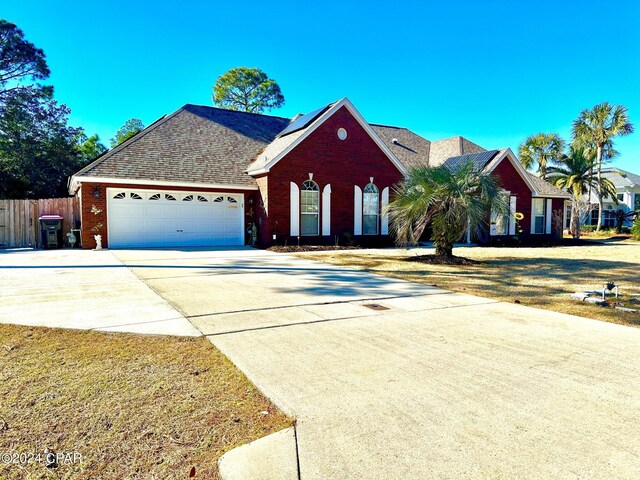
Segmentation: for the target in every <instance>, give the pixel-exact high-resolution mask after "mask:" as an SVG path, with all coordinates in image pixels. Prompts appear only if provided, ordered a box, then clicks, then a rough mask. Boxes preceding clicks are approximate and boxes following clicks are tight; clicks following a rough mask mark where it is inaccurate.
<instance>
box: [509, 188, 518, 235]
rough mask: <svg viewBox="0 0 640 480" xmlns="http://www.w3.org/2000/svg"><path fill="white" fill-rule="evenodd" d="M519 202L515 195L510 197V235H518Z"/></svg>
mask: <svg viewBox="0 0 640 480" xmlns="http://www.w3.org/2000/svg"><path fill="white" fill-rule="evenodd" d="M517 201H518V197H516V196H515V195H511V196H510V197H509V235H515V234H516V219H515V214H516V212H517V211H518V210H517V209H516V204H517Z"/></svg>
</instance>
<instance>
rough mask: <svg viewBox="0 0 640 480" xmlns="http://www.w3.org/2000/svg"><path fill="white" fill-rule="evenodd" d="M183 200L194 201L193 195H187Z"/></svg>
mask: <svg viewBox="0 0 640 480" xmlns="http://www.w3.org/2000/svg"><path fill="white" fill-rule="evenodd" d="M182 201H183V202H191V201H193V195H187V196H186V197H184V198H183V199H182Z"/></svg>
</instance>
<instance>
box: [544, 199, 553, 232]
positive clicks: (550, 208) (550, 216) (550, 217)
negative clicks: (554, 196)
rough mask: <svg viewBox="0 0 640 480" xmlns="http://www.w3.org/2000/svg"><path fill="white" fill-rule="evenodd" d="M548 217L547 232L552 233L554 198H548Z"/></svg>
mask: <svg viewBox="0 0 640 480" xmlns="http://www.w3.org/2000/svg"><path fill="white" fill-rule="evenodd" d="M546 215H547V218H546V222H545V233H546V234H547V235H549V234H550V233H551V222H552V221H553V200H551V199H550V198H547V212H546Z"/></svg>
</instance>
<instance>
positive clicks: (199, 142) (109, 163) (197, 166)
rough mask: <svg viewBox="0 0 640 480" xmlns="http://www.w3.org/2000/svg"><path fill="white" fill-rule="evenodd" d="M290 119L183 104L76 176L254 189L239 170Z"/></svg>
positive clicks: (244, 174)
mask: <svg viewBox="0 0 640 480" xmlns="http://www.w3.org/2000/svg"><path fill="white" fill-rule="evenodd" d="M289 123H290V120H289V119H287V118H281V117H272V116H267V115H258V114H252V113H245V112H237V111H231V110H224V109H220V108H215V107H205V106H198V105H190V104H187V105H185V106H184V107H182V108H180V109H179V110H177V111H176V112H174V113H172V114H171V115H168V116H166V117H163V118H161V119H160V120H158V121H157V122H155V123H153V124H152V125H150V126H149V127H147V128H145V129H144V130H143V131H142V132H140V133H138V134H137V135H135V136H134V137H132V138H130V139H128V140H127V141H125V142H123V143H122V144H121V145H118V146H117V147H115V148H114V149H112V150H109V151H108V152H106V153H105V154H104V155H102V156H101V157H100V158H98V159H97V160H95V161H94V162H92V163H91V164H89V165H87V166H86V167H85V168H83V169H82V170H80V171H79V172H77V173H76V174H75V175H74V177H73V180H74V181H75V182H78V181H82V178H83V177H85V178H86V177H99V178H109V179H123V180H124V179H126V180H134V181H135V180H141V181H160V182H181V181H182V182H195V183H202V184H226V185H236V186H254V185H255V180H254V179H253V178H251V177H249V176H248V175H246V173H244V170H245V168H246V166H247V165H248V164H249V163H250V162H251V161H252V160H253V159H255V157H256V156H257V155H258V154H259V153H260V151H261V150H263V149H264V147H265V146H267V145H268V144H269V143H270V142H272V141H273V139H274V138H275V137H276V135H277V134H278V133H280V132H281V131H282V130H283V129H284V128H285V127H287V125H289Z"/></svg>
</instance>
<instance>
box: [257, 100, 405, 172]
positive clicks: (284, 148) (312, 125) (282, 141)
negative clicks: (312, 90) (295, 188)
mask: <svg viewBox="0 0 640 480" xmlns="http://www.w3.org/2000/svg"><path fill="white" fill-rule="evenodd" d="M342 107H345V108H346V109H347V110H348V111H349V113H350V114H351V115H352V116H353V117H354V118H355V119H356V121H357V122H358V123H359V124H360V125H361V126H362V128H363V129H364V130H365V131H366V133H367V134H368V135H369V136H370V137H371V139H372V140H373V141H374V142H375V143H376V145H377V146H378V147H379V148H380V150H382V152H383V153H384V154H385V155H386V156H387V158H389V160H390V161H391V162H392V163H393V164H394V165H395V167H396V168H397V169H398V170H399V171H400V172H401V173H402V174H403V175H406V173H407V169H406V167H405V166H404V165H403V164H402V162H400V161H399V160H398V158H396V156H395V155H394V154H393V152H392V151H391V150H390V149H389V147H388V146H387V145H386V144H385V143H384V142H383V141H382V139H381V138H380V137H379V136H378V135H377V134H376V132H375V131H374V129H373V128H372V127H371V125H369V124H368V123H367V122H366V121H365V119H364V118H363V117H362V115H361V114H360V112H358V111H357V110H356V108H355V107H354V106H353V104H352V103H351V102H350V101H349V99H348V98H346V97H345V98H343V99H342V100H340V101H338V102H334V103H332V104H329V105H328V106H327V107H326V108H323V109H319V110H320V111H321V113H320V114H319V115H316V116H315V118H314V119H313V120H312V121H310V122H308V123H306V125H305V126H304V127H303V128H300V129H297V130H295V131H293V132H292V133H290V134H288V135H286V134H285V135H280V136H279V137H278V138H277V139H276V140H275V141H274V142H272V143H271V144H270V145H269V146H267V148H265V150H264V151H263V152H262V153H261V154H260V155H259V156H258V158H257V159H256V161H254V162H253V163H252V164H251V165H250V166H249V168H248V169H247V173H248V174H249V175H260V174H262V173H267V172H269V170H270V169H271V168H272V167H273V166H274V165H276V164H277V163H278V162H279V161H280V160H282V158H284V157H285V156H286V155H287V154H288V153H289V152H290V151H291V150H293V149H294V148H296V147H297V146H298V145H299V144H300V143H302V142H303V141H304V139H305V138H307V137H308V136H309V135H311V133H313V132H314V131H315V130H316V129H317V128H318V127H319V126H320V125H322V124H323V123H324V122H325V121H327V119H329V118H331V116H332V115H333V114H335V113H336V112H337V111H339V110H340V109H341V108H342ZM312 113H313V112H312ZM303 117H305V116H303ZM300 118H302V117H300Z"/></svg>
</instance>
